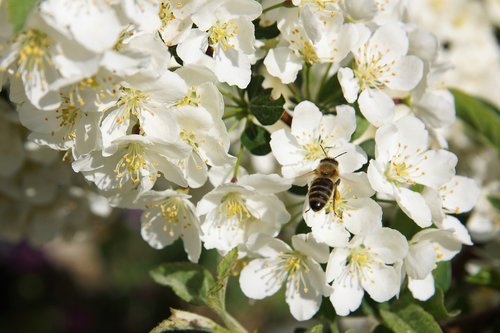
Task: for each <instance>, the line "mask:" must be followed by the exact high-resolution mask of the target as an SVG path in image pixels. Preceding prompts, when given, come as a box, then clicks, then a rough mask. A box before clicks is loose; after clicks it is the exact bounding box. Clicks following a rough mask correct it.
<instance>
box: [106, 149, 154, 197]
mask: <svg viewBox="0 0 500 333" xmlns="http://www.w3.org/2000/svg"><path fill="white" fill-rule="evenodd" d="M148 166H153V165H152V164H151V163H150V162H148V161H147V160H146V158H145V157H144V151H143V149H142V146H141V145H140V144H138V143H130V144H129V145H128V147H127V151H126V152H125V154H123V156H122V158H121V159H120V160H119V161H118V163H117V164H116V167H115V169H114V172H115V173H116V179H117V180H119V181H120V184H119V186H118V187H119V188H121V187H122V186H123V182H126V181H127V180H128V179H130V180H131V181H132V183H134V184H138V183H139V182H140V181H141V178H142V176H143V175H142V172H143V170H146V169H147V167H148ZM155 175H156V174H149V177H150V179H151V180H154V177H155Z"/></svg>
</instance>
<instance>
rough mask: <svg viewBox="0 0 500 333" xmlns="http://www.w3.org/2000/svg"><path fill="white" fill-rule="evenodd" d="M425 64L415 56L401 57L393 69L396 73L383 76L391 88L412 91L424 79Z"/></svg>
mask: <svg viewBox="0 0 500 333" xmlns="http://www.w3.org/2000/svg"><path fill="white" fill-rule="evenodd" d="M423 67H424V64H423V63H422V60H420V59H419V58H417V57H415V56H407V57H401V58H399V59H398V60H397V61H396V63H395V64H394V66H393V68H392V71H393V72H394V73H395V75H392V74H391V75H390V76H389V75H387V76H385V77H381V79H385V80H384V82H385V84H386V85H387V87H389V88H390V89H394V90H401V91H410V90H411V89H413V88H415V86H416V85H417V83H418V82H419V81H420V80H421V79H422V73H423Z"/></svg>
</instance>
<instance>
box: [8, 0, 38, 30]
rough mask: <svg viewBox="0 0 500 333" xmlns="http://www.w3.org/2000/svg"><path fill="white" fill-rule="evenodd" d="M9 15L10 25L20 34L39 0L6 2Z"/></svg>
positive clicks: (10, 0) (12, 0)
mask: <svg viewBox="0 0 500 333" xmlns="http://www.w3.org/2000/svg"><path fill="white" fill-rule="evenodd" d="M6 2H7V13H8V15H9V19H10V23H11V24H12V26H13V28H14V32H19V31H21V29H22V28H23V27H24V24H25V23H26V20H27V19H28V16H29V15H30V13H31V11H32V10H33V7H35V4H36V3H37V2H38V1H37V0H6Z"/></svg>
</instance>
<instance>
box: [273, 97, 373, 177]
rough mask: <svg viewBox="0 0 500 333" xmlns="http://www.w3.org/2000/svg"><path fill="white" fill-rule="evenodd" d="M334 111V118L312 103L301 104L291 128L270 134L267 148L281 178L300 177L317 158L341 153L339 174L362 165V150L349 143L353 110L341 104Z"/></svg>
mask: <svg viewBox="0 0 500 333" xmlns="http://www.w3.org/2000/svg"><path fill="white" fill-rule="evenodd" d="M336 111H337V115H335V116H334V115H323V114H322V113H321V111H320V110H319V109H318V107H317V106H316V105H314V104H313V103H311V102H309V101H304V102H301V103H299V104H298V105H297V106H296V107H295V110H294V114H293V121H292V126H291V129H288V128H286V129H281V130H278V131H276V132H274V133H273V134H272V135H271V143H270V145H271V148H272V151H273V154H274V156H275V157H276V159H277V160H278V162H279V163H280V164H281V165H282V173H283V176H284V177H299V176H303V175H304V174H306V173H308V172H311V171H312V170H314V169H315V168H316V166H317V165H318V164H319V162H320V160H321V159H323V158H325V157H335V156H337V155H341V154H342V155H341V156H339V158H338V162H339V171H340V174H342V173H346V172H353V171H355V170H357V169H359V168H360V167H361V166H362V165H363V164H364V163H365V162H366V154H365V153H364V152H363V150H362V149H361V148H359V147H357V146H355V145H353V144H352V143H350V142H349V140H350V138H351V135H352V133H354V130H355V128H356V118H355V115H354V109H353V108H352V107H350V106H347V105H341V106H337V108H336ZM300 181H301V180H300V179H297V180H296V182H300ZM302 181H303V182H305V181H307V179H304V180H302Z"/></svg>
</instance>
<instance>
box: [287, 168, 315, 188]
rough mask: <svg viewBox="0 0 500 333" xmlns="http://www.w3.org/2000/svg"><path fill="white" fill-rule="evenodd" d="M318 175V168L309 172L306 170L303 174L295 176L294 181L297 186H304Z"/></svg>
mask: <svg viewBox="0 0 500 333" xmlns="http://www.w3.org/2000/svg"><path fill="white" fill-rule="evenodd" d="M314 176H316V170H312V171H309V172H306V173H305V174H303V175H300V176H297V177H295V178H294V180H293V183H294V184H295V185H297V186H304V185H307V184H308V183H309V182H310V181H311V179H312V177H314Z"/></svg>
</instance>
